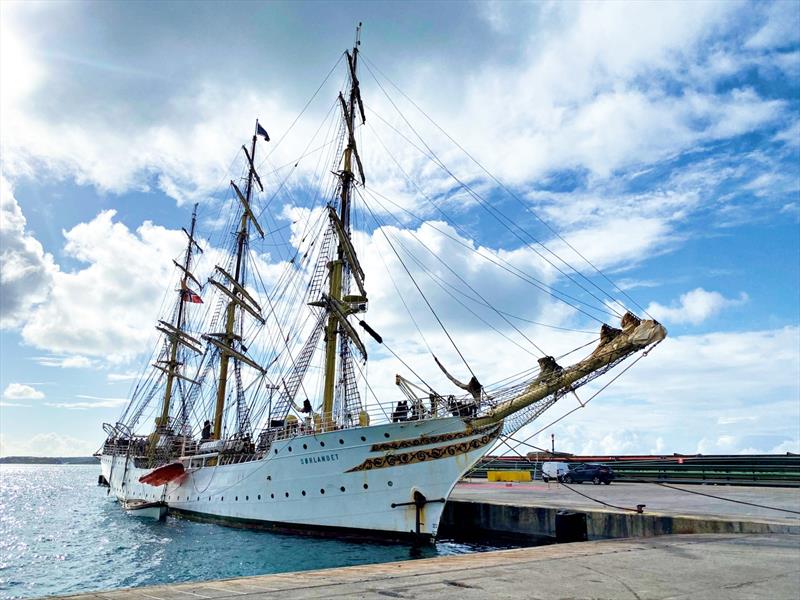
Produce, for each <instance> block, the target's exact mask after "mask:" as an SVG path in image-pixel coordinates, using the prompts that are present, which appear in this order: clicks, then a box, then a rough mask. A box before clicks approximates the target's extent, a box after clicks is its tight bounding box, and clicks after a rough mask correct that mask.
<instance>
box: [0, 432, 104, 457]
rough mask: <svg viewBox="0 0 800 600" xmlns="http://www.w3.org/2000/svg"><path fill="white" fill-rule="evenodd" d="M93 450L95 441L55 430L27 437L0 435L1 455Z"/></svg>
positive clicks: (77, 453) (86, 453)
mask: <svg viewBox="0 0 800 600" xmlns="http://www.w3.org/2000/svg"><path fill="white" fill-rule="evenodd" d="M95 450H97V443H96V441H95V442H93V441H90V440H85V439H80V438H76V437H73V436H70V435H62V434H59V433H55V432H49V433H39V434H36V435H34V436H32V437H30V438H28V439H19V438H13V439H12V438H10V437H9V436H8V435H7V434H3V435H0V455H2V456H90V455H91V454H92V453H94V452H95Z"/></svg>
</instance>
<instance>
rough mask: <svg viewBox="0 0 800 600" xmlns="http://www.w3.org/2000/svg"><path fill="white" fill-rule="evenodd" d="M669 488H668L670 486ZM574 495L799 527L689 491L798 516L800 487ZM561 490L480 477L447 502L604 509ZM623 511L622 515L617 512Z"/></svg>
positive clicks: (606, 490) (589, 489) (645, 488)
mask: <svg viewBox="0 0 800 600" xmlns="http://www.w3.org/2000/svg"><path fill="white" fill-rule="evenodd" d="M670 485H672V484H670ZM570 487H571V488H573V490H575V491H577V492H581V493H584V494H586V495H588V496H591V497H592V498H596V499H598V500H602V501H604V502H606V503H608V504H613V505H617V506H624V507H628V508H636V505H637V504H645V505H646V508H645V512H646V513H659V514H671V515H692V516H706V517H711V516H713V517H723V518H739V519H769V520H770V521H777V522H785V523H787V524H798V523H800V514H795V513H789V512H782V511H778V510H773V509H768V508H761V507H757V506H750V505H747V504H737V503H736V502H729V501H727V500H716V499H714V498H709V497H706V496H700V495H697V494H692V493H690V492H702V493H707V494H711V495H714V496H721V497H723V498H726V499H728V500H738V501H742V502H749V503H751V504H760V505H764V506H771V507H775V508H781V509H787V510H793V511H797V512H798V513H800V488H770V487H746V486H733V485H682V486H675V487H679V488H683V489H685V490H689V491H683V492H682V491H678V490H674V489H670V488H667V487H663V486H659V485H655V484H652V483H626V482H614V483H612V484H611V485H592V484H591V483H588V484H587V483H584V484H573V485H571V486H570ZM575 491H571V490H570V489H568V488H567V486H564V485H561V484H558V483H550V484H546V483H544V482H541V481H534V482H531V483H514V484H512V485H511V486H508V485H506V484H504V483H489V482H487V481H486V480H485V479H483V480H474V481H473V482H470V481H467V482H462V483H459V484H458V485H457V486H456V487H455V489H454V490H453V493H452V494H451V495H450V500H467V501H473V502H492V503H494V504H513V505H515V506H546V507H553V508H558V509H564V510H609V511H615V510H616V509H614V508H611V507H607V506H603V505H601V504H598V503H596V502H592V501H591V500H588V499H587V498H584V497H582V496H580V495H579V494H577V493H575ZM619 512H625V511H619Z"/></svg>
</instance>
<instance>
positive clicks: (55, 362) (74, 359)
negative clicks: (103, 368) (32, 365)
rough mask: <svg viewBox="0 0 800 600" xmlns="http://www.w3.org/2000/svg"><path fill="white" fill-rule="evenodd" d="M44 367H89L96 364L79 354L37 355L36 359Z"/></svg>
mask: <svg viewBox="0 0 800 600" xmlns="http://www.w3.org/2000/svg"><path fill="white" fill-rule="evenodd" d="M33 360H35V361H36V362H37V363H38V364H40V365H42V366H43V367H60V368H62V369H87V368H89V367H91V366H93V365H94V362H93V361H92V360H91V359H89V358H87V357H85V356H81V355H79V354H76V355H74V356H36V357H34V359H33Z"/></svg>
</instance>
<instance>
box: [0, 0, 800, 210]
mask: <svg viewBox="0 0 800 600" xmlns="http://www.w3.org/2000/svg"><path fill="white" fill-rule="evenodd" d="M19 12H22V11H19ZM475 12H476V13H478V14H477V15H473V17H477V18H480V17H483V18H484V19H488V20H489V22H490V23H492V24H493V26H494V27H495V28H498V29H503V28H504V27H505V26H506V25H509V24H511V25H519V23H527V22H530V23H531V27H527V28H522V29H519V28H518V30H517V31H515V32H514V33H513V35H514V36H515V37H514V44H513V47H514V48H515V52H514V54H513V55H512V57H511V60H510V61H509V60H506V61H505V64H498V63H497V61H496V60H487V61H486V63H485V64H481V65H479V66H477V67H476V68H475V69H474V70H472V71H470V72H468V73H464V74H460V76H459V77H457V78H456V79H455V82H456V83H455V88H453V87H451V86H448V85H441V78H442V74H441V72H440V71H439V70H438V69H432V68H431V67H430V64H429V57H426V59H425V61H422V60H420V61H417V62H413V61H409V63H410V64H409V63H407V64H405V65H404V69H403V73H402V74H401V77H404V79H405V80H401V81H400V85H401V86H402V87H404V88H406V89H409V90H411V93H412V95H413V96H414V97H415V98H416V99H417V100H418V101H419V102H420V104H421V105H423V106H426V107H428V109H429V112H430V114H432V115H434V116H436V115H439V116H440V120H441V122H442V123H443V124H444V125H445V127H446V128H447V129H448V130H449V131H451V132H452V133H454V134H455V136H456V138H458V139H459V140H461V141H462V142H464V144H465V146H466V147H468V148H472V149H475V152H476V155H477V156H478V158H479V159H481V160H482V161H483V162H484V163H485V164H487V165H488V166H489V167H490V169H491V170H492V171H494V172H495V173H497V174H498V175H500V176H501V177H502V178H504V179H505V180H507V181H509V182H512V183H529V182H531V181H532V180H534V179H535V178H537V177H539V176H541V175H543V174H545V173H547V172H548V171H549V170H552V169H569V168H585V169H588V170H589V171H590V172H591V173H593V174H594V175H597V176H601V177H604V176H607V175H609V174H611V173H612V172H614V170H616V169H619V168H622V167H626V166H630V165H635V164H640V163H642V162H643V161H645V162H646V161H654V160H657V159H659V158H662V157H664V156H669V155H673V154H675V153H676V152H680V151H682V150H685V149H689V148H694V147H696V145H697V144H698V143H700V142H703V141H708V140H716V139H724V138H727V137H730V136H735V135H739V134H741V133H746V132H748V131H752V130H754V129H758V128H760V127H762V126H764V125H766V124H769V123H771V122H773V121H774V120H775V119H776V118H777V117H778V116H780V115H782V114H783V111H784V109H785V106H784V104H783V103H782V102H781V101H779V100H768V99H764V98H761V97H759V96H758V94H757V93H756V92H755V91H754V90H752V89H748V88H742V89H736V90H732V91H726V92H721V93H714V92H713V91H712V90H713V81H712V82H709V81H708V73H705V74H703V75H702V76H701V77H699V78H698V79H697V80H691V79H689V80H687V79H686V77H687V75H686V73H687V71H688V68H689V67H690V66H692V65H694V64H696V63H697V62H699V61H700V60H701V59H702V58H703V57H705V56H706V54H709V53H712V52H717V53H719V50H714V49H715V48H716V47H717V44H713V43H712V44H709V43H708V42H709V40H711V41H714V40H716V39H717V36H723V37H724V35H725V34H727V33H729V32H730V31H731V30H732V29H735V25H736V18H737V17H739V18H741V16H742V15H743V14H744V13H745V12H746V10H745V9H743V8H742V7H740V6H739V5H737V4H735V3H718V2H703V3H697V2H696V3H692V5H691V7H688V5H684V4H679V3H678V4H676V3H640V4H637V5H635V6H633V5H630V6H629V5H624V4H619V5H616V4H602V5H595V4H590V3H581V4H563V5H558V6H545V5H541V6H534V7H531V8H530V9H525V10H524V11H521V12H528V13H532V14H533V17H532V18H531V17H530V16H528V17H526V18H524V19H523V18H518V17H517V16H516V15H515V14H513V15H512V13H516V9H514V10H507V7H505V6H503V5H494V4H493V5H480V6H477V7H476V8H475ZM769 12H770V11H767V13H769ZM772 12H775V11H772ZM778 12H780V11H778ZM789 12H791V11H789ZM12 16H13V15H12ZM763 18H764V19H765V28H769V27H772V28H773V29H774V28H775V27H777V28H778V29H780V28H781V27H785V26H784V25H782V23H784V22H785V16H782V15H781V14H775V15H773V14H765V15H764V17H763ZM7 21H8V22H7V23H6V26H5V29H4V36H5V37H4V40H5V39H6V38H7V39H8V40H9V41H8V42H6V43H7V44H8V45H9V48H11V49H12V50H14V52H13V53H12V52H9V54H10V55H12V56H14V57H15V59H14V63H15V64H17V63H19V64H21V65H23V66H24V68H21V69H20V74H21V75H25V76H24V77H20V79H19V82H18V81H17V78H16V77H14V78H7V81H5V82H4V83H5V84H6V85H4V86H3V87H4V89H6V88H13V94H11V95H12V97H13V98H12V100H13V101H10V102H9V104H8V108H7V109H6V110H4V111H3V112H4V115H3V125H4V127H3V129H4V138H3V145H4V155H5V159H4V160H5V162H6V168H7V169H10V172H13V173H15V174H22V173H31V172H33V169H34V166H40V167H42V168H47V169H50V170H52V171H53V172H55V173H56V174H57V175H59V176H62V177H73V178H75V179H76V180H77V181H78V182H80V183H88V184H92V185H95V186H97V187H98V188H99V189H101V190H112V191H124V190H131V189H146V188H147V187H148V186H150V185H151V184H152V182H153V181H155V182H156V185H157V186H158V187H159V188H160V189H161V190H162V191H164V192H165V193H166V194H167V195H169V196H171V197H173V198H175V199H176V200H178V201H179V202H184V201H188V200H193V199H198V198H200V199H202V198H206V197H208V195H209V194H210V193H211V192H212V191H213V190H214V189H216V188H217V187H218V186H219V184H220V183H222V184H223V186H224V184H225V182H226V180H225V177H224V176H225V170H226V165H227V164H228V163H229V162H230V157H231V156H232V154H233V150H234V148H235V147H236V143H235V141H234V140H239V139H241V132H247V131H249V130H250V129H251V127H252V120H253V118H254V117H255V116H257V115H259V114H261V115H264V114H268V115H269V121H270V123H274V125H273V127H274V133H275V135H274V137H276V138H277V137H278V136H279V133H276V132H280V131H281V129H282V128H283V129H286V128H288V126H289V124H290V123H291V122H292V119H293V116H294V114H295V109H291V110H286V107H287V104H286V102H285V100H286V98H281V99H280V100H281V101H279V100H278V97H279V94H280V90H278V91H276V90H275V89H274V88H271V87H268V86H264V85H263V84H261V82H260V81H259V80H258V79H253V78H251V79H249V80H248V88H247V90H248V91H244V92H243V91H242V90H241V89H239V90H238V91H237V93H236V94H233V95H231V94H230V93H229V89H230V86H231V85H232V84H234V82H232V81H231V78H230V74H229V73H227V72H224V71H223V70H220V71H219V73H200V74H198V75H196V76H192V75H191V74H190V73H187V72H186V71H183V72H182V73H181V75H182V77H184V78H185V81H184V84H183V85H181V86H178V87H175V86H171V87H170V88H168V89H170V90H171V94H172V95H171V97H168V98H167V101H164V102H160V103H158V106H157V107H153V106H151V105H149V104H148V103H142V105H141V106H136V105H133V104H128V103H133V102H134V101H136V100H140V98H139V97H138V96H137V97H136V98H132V99H128V98H119V99H118V100H119V102H117V103H114V104H113V106H114V107H115V108H114V109H112V108H110V106H111V103H106V104H107V105H108V106H106V105H105V104H99V105H98V107H97V110H94V111H85V110H83V109H81V110H80V111H78V110H71V111H70V110H69V106H68V107H67V110H64V111H62V112H61V113H60V120H59V119H58V118H53V115H43V114H40V113H37V112H36V110H35V108H34V107H36V106H37V104H36V103H34V102H29V101H26V100H30V98H32V97H36V94H40V93H41V92H42V90H44V89H48V92H49V93H50V94H54V93H55V98H54V100H53V101H58V90H59V89H60V88H59V87H58V86H49V87H48V84H49V83H50V82H52V81H54V80H57V79H58V78H60V77H63V76H64V73H63V72H62V71H61V70H59V69H56V68H55V67H56V64H55V63H54V62H52V61H49V62H48V61H47V60H45V59H43V58H42V57H41V56H40V55H35V54H34V53H33V52H32V51H31V49H30V48H28V47H27V46H26V45H25V42H23V40H25V41H28V40H31V42H30V43H31V44H33V43H34V42H35V41H36V36H34V35H33V33H32V32H30V31H27V29H25V25H24V23H26V19H23V18H19V19H14V18H12V19H8V20H7ZM27 22H28V23H30V22H31V21H30V19H28V20H27ZM758 37H759V36H755V37H754V39H756V38H758ZM760 37H761V38H763V39H764V40H765V41H764V42H763V43H762V45H764V44H766V47H769V46H770V45H771V44H774V43H777V42H778V41H779V40H780V39H781V38H780V36H776V35H772V34H769V35H767V33H764V34H762V35H761V36H760ZM623 40H624V42H623ZM264 55H265V56H270V53H269V52H266V53H264ZM487 58H490V57H487ZM506 58H507V57H506ZM23 59H24V60H23ZM85 60H86V61H89V62H92V63H93V64H94V63H102V59H96V57H91V60H90V58H89V57H86V58H85ZM442 60H445V58H443V59H442ZM509 62H510V63H511V64H508V63H509ZM729 62H732V64H738V63H736V61H735V60H734V59H730V61H729ZM78 64H81V61H80V60H77V61H67V62H66V63H65V62H61V63H59V64H58V66H59V67H61V68H62V69H63V68H65V69H69V68H74V67H75V65H78ZM114 68H115V70H119V71H121V72H122V71H125V72H134V71H135V72H136V73H139V72H140V71H148V70H147V69H144V70H142V69H141V68H140V65H138V64H137V65H133V64H130V65H126V64H121V65H114ZM161 68H163V66H162V65H160V64H154V65H152V69H150V70H149V71H152V74H153V75H155V76H164V77H167V76H165V75H164V74H163V73H160V72H159V69H161ZM718 71H719V70H718ZM390 74H392V75H394V74H393V73H390ZM726 75H727V72H723V71H719V72H717V75H716V76H717V77H723V76H726ZM167 78H168V77H167ZM370 79H371V78H370V77H369V76H368V75H367V74H366V73H364V74H363V75H362V81H363V82H364V85H362V90H364V89H366V88H365V86H366V82H368V81H369V80H370ZM58 80H59V81H60V79H58ZM665 81H677V82H679V83H680V84H681V85H685V86H686V87H687V89H686V91H685V93H680V94H678V93H674V91H668V90H667V88H668V86H667V85H665V84H664V82H665ZM77 89H78V90H79V91H80V92H81V93H82V94H83V95H85V96H89V97H91V92H88V91H87V90H83V89H82V88H81V87H80V86H77ZM53 90H56V91H55V92H53ZM444 90H446V91H447V96H445V95H444ZM73 91H74V90H73ZM328 92H329V90H327V89H326V90H324V93H328ZM369 92H371V93H372V95H371V96H369V97H368V98H366V100H367V104H368V112H369V111H370V110H374V111H375V112H374V113H373V114H381V115H383V116H385V117H387V119H388V120H390V121H392V122H394V121H397V119H396V117H394V116H392V108H391V106H390V105H389V104H388V103H387V102H386V100H385V99H384V98H382V95H381V93H380V91H379V90H377V89H374V87H371V89H370V90H369ZM9 93H11V92H9ZM333 97H334V96H333V95H331V98H333ZM120 105H121V107H120ZM328 106H329V104H328V103H322V104H320V105H319V106H316V105H315V106H314V107H312V108H311V109H310V110H309V112H308V115H309V118H308V119H303V120H301V121H300V122H299V123H298V125H296V126H295V130H294V131H293V132H292V136H291V138H290V139H289V140H287V141H284V142H283V143H282V145H281V148H280V149H279V150H278V152H277V153H276V154H275V156H273V157H272V159H271V161H270V162H271V164H282V163H283V162H287V161H288V160H290V159H292V158H294V157H295V156H298V155H299V154H300V153H301V151H302V149H303V147H304V146H303V144H305V142H306V141H307V140H308V139H310V138H311V137H312V135H313V132H314V130H315V129H316V127H317V124H318V123H319V121H320V120H321V119H322V117H323V112H324V111H325V110H327V108H328ZM431 107H432V108H431ZM295 108H299V104H298V105H297V106H296V107H295ZM117 110H125V111H126V116H128V115H127V113H130V118H125V119H120V118H119V116H118V114H117V112H116V111H117ZM412 112H413V111H412ZM418 116H419V115H417V117H418ZM375 121H376V122H377V119H376V120H375ZM412 121H415V123H416V119H415V118H412ZM416 125H417V126H418V127H419V130H420V131H423V132H424V133H423V135H425V137H426V139H429V141H433V142H434V143H433V147H435V148H438V145H437V144H436V143H435V142H436V140H437V139H438V140H439V141H441V136H440V135H439V134H437V133H436V132H435V129H433V128H431V127H430V126H429V125H425V124H424V123H416ZM409 133H410V132H409ZM45 134H46V135H45ZM428 134H430V136H431V137H430V138H428ZM411 135H412V136H413V134H411ZM53 137H56V138H57V139H58V140H59V143H58V144H52V143H50V142H49V140H50V139H52V138H53ZM293 139H299V140H302V141H301V142H295V141H293ZM187 140H190V142H189V143H190V145H191V151H187ZM365 143H367V142H365ZM497 148H503V152H497V151H496V149H497ZM272 149H273V148H270V150H272ZM369 149H377V145H375V147H374V148H373V147H372V146H368V148H362V150H363V152H362V154H363V155H364V156H367V155H368V154H369V157H370V160H369V164H370V167H369V169H368V172H369V176H370V178H371V182H372V184H373V185H377V186H378V187H381V188H383V186H384V185H385V189H386V190H387V191H391V190H393V189H394V190H395V191H397V187H398V186H397V181H396V178H397V174H396V172H395V173H394V174H390V173H389V170H388V168H387V167H389V166H390V165H391V162H390V161H388V160H387V159H386V157H383V158H380V157H376V156H375V154H376V153H375V152H369ZM393 150H396V151H397V154H398V156H399V157H400V160H401V162H402V163H404V164H405V165H406V166H414V165H415V166H417V167H419V168H416V169H414V171H415V172H417V173H420V176H421V178H422V180H423V182H424V187H425V188H426V189H428V190H429V191H430V190H431V189H437V188H441V186H442V184H443V179H442V176H441V174H439V173H438V172H437V170H436V169H432V170H427V171H425V170H424V169H422V168H421V165H419V157H418V156H417V157H416V158H414V159H412V158H411V156H412V155H414V156H416V154H415V153H414V152H411V154H409V149H408V147H405V149H401V148H400V147H399V146H393ZM440 155H441V156H442V157H443V158H444V160H445V162H448V163H450V164H451V165H453V164H455V166H457V167H459V168H458V169H457V172H459V174H460V175H461V176H462V177H464V178H465V179H466V180H472V179H474V177H471V176H470V174H472V175H475V174H477V173H478V171H477V170H476V168H475V167H474V166H470V165H469V164H468V161H466V160H465V158H464V157H463V156H460V154H459V153H452V152H445V151H440ZM374 159H377V160H374ZM315 160H316V157H314V160H313V161H311V162H315ZM257 162H258V161H257ZM304 164H305V163H304ZM304 164H303V165H301V168H300V169H299V171H298V173H301V177H303V175H302V174H305V175H308V174H309V173H310V171H311V170H312V168H313V167H309V168H308V169H306V168H305V166H304ZM392 168H393V166H392Z"/></svg>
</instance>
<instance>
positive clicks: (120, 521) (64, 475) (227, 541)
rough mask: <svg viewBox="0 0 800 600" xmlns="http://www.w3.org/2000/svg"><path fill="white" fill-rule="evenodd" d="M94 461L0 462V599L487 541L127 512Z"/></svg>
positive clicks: (452, 550) (470, 547)
mask: <svg viewBox="0 0 800 600" xmlns="http://www.w3.org/2000/svg"><path fill="white" fill-rule="evenodd" d="M98 473H99V468H98V467H97V466H91V465H89V466H72V465H0V598H2V599H7V598H30V597H38V596H46V595H52V594H69V593H77V592H85V591H95V590H108V589H115V588H122V587H132V586H139V585H149V584H159V583H170V582H179V581H199V580H208V579H221V578H226V577H236V576H244V575H258V574H266V573H282V572H287V571H302V570H308V569H319V568H325V567H339V566H347V565H360V564H367V563H378V562H389V561H397V560H408V559H416V558H428V557H432V556H440V555H446V554H460V553H465V552H479V551H484V550H493V549H496V548H500V547H509V546H507V545H499V544H497V545H496V544H489V543H481V542H478V543H476V542H473V541H470V542H469V543H466V542H457V541H452V540H440V541H437V542H435V543H434V544H429V545H423V546H414V545H411V544H402V543H378V542H353V541H343V540H336V539H329V538H318V537H307V536H296V535H283V534H275V533H270V532H264V531H253V530H246V529H238V528H232V527H223V526H220V525H215V524H209V523H198V522H193V521H188V520H186V519H178V518H174V517H168V518H167V520H166V521H165V522H162V523H159V522H155V521H150V520H146V519H139V518H136V517H131V516H129V515H127V514H125V513H124V511H123V510H122V509H121V508H120V506H119V505H118V504H117V503H116V502H115V501H114V500H113V499H112V498H111V497H110V496H108V495H107V494H106V490H105V489H104V488H99V487H97V475H98Z"/></svg>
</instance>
